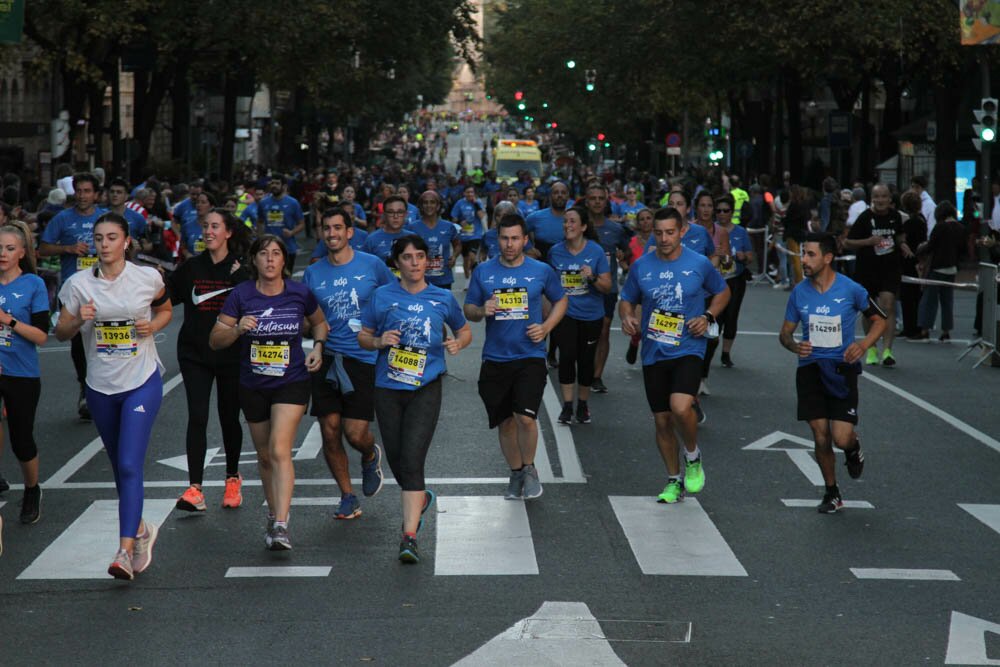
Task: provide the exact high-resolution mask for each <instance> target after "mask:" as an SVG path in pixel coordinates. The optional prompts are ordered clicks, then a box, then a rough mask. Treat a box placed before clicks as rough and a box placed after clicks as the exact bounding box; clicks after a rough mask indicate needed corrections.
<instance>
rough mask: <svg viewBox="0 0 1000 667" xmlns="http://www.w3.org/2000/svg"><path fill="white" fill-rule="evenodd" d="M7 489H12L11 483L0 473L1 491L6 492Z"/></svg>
mask: <svg viewBox="0 0 1000 667" xmlns="http://www.w3.org/2000/svg"><path fill="white" fill-rule="evenodd" d="M5 491H10V484H8V483H7V480H5V479H4V478H3V475H0V493H4V492H5Z"/></svg>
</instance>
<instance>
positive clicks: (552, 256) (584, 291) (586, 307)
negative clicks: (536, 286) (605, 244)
mask: <svg viewBox="0 0 1000 667" xmlns="http://www.w3.org/2000/svg"><path fill="white" fill-rule="evenodd" d="M548 259H549V264H550V265H551V266H552V268H553V269H555V270H556V273H557V274H558V275H559V282H560V284H561V285H562V288H563V290H564V291H565V292H566V296H568V297H569V307H568V308H567V310H566V315H567V316H568V317H572V318H573V319H574V320H583V321H592V320H600V319H602V318H603V317H604V295H603V294H601V293H600V292H598V291H597V289H596V288H595V287H594V286H593V285H592V284H590V283H589V282H587V281H586V280H584V278H583V276H581V275H580V269H582V268H583V267H584V266H589V267H590V270H591V271H593V272H594V277H595V278H596V277H597V276H600V275H602V274H605V273H609V272H610V271H611V268H610V267H609V266H608V258H607V257H606V256H605V255H604V249H603V248H601V246H600V245H598V244H597V243H594V242H593V241H590V240H588V241H587V242H586V243H585V244H584V246H583V249H582V250H581V251H580V252H579V253H577V254H576V255H574V254H573V253H572V252H570V250H569V248H567V247H566V242H565V241H564V242H562V243H557V244H555V245H554V246H552V248H551V250H549V258H548Z"/></svg>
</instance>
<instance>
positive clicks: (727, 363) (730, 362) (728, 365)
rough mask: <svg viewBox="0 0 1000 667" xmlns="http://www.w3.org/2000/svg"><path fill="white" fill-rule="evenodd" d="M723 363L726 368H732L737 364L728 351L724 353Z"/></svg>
mask: <svg viewBox="0 0 1000 667" xmlns="http://www.w3.org/2000/svg"><path fill="white" fill-rule="evenodd" d="M722 365H723V367H725V368H732V367H733V366H734V365H735V364H733V359H732V357H730V356H729V354H728V353H726V352H723V353H722Z"/></svg>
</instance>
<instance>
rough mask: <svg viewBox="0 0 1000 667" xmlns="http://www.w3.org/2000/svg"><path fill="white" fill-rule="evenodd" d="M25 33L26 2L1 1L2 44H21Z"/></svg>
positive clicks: (0, 38)
mask: <svg viewBox="0 0 1000 667" xmlns="http://www.w3.org/2000/svg"><path fill="white" fill-rule="evenodd" d="M23 31H24V0H0V44H19V43H20V42H21V33H22V32H23Z"/></svg>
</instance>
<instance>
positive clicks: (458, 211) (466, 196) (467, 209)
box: [451, 185, 516, 283]
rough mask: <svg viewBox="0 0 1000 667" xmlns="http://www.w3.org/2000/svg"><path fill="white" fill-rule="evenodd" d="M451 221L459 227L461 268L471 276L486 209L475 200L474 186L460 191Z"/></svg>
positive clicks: (480, 239)
mask: <svg viewBox="0 0 1000 667" xmlns="http://www.w3.org/2000/svg"><path fill="white" fill-rule="evenodd" d="M515 192H516V191H515ZM451 221H452V222H454V223H455V224H457V225H459V226H460V227H461V233H460V235H459V238H461V240H462V269H463V270H464V271H465V275H466V276H471V275H472V270H473V269H474V268H476V264H477V262H476V258H477V256H478V255H479V245H480V243H481V242H482V239H483V226H484V224H483V223H485V222H486V211H485V210H483V207H482V206H481V205H480V204H479V202H478V201H476V188H475V187H473V186H471V185H469V186H466V188H465V189H464V190H463V191H462V199H460V200H458V201H457V202H455V205H454V206H453V207H452V208H451ZM466 283H468V279H466Z"/></svg>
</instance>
